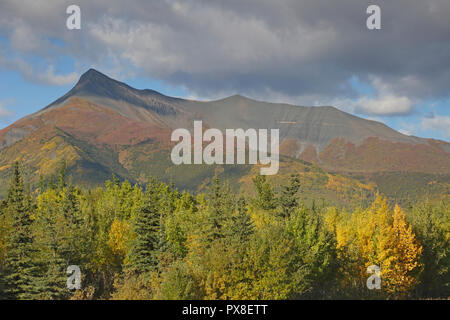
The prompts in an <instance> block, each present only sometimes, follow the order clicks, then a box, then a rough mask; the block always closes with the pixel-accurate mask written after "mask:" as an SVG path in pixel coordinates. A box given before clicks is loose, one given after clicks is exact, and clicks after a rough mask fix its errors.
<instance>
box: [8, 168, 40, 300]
mask: <svg viewBox="0 0 450 320" xmlns="http://www.w3.org/2000/svg"><path fill="white" fill-rule="evenodd" d="M7 203H8V207H7V211H8V213H9V214H10V215H11V217H12V229H13V232H10V234H9V237H8V239H7V253H6V261H5V264H6V277H5V282H6V293H7V296H8V298H11V299H31V298H33V297H34V296H35V294H37V288H36V278H37V272H38V266H37V264H36V262H35V252H36V250H35V248H34V246H33V241H34V238H33V234H32V228H31V227H32V223H33V220H32V219H31V212H30V209H31V208H30V206H29V201H28V199H27V196H26V194H25V191H24V185H23V180H22V175H21V172H20V169H19V164H18V163H17V162H16V163H15V164H14V176H13V178H12V181H11V185H10V188H9V190H8V197H7Z"/></svg>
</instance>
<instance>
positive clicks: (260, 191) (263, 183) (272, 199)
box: [253, 175, 277, 210]
mask: <svg viewBox="0 0 450 320" xmlns="http://www.w3.org/2000/svg"><path fill="white" fill-rule="evenodd" d="M253 185H254V186H255V191H256V199H255V201H254V202H255V206H256V207H257V208H260V209H263V210H274V209H275V208H276V207H277V199H276V195H275V192H274V190H273V188H272V186H271V185H270V184H269V182H267V180H266V176H262V175H259V176H256V177H255V178H253Z"/></svg>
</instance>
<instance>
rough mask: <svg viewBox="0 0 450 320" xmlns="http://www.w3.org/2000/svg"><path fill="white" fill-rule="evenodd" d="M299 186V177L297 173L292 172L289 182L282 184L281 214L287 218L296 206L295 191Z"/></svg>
mask: <svg viewBox="0 0 450 320" xmlns="http://www.w3.org/2000/svg"><path fill="white" fill-rule="evenodd" d="M299 188H300V177H299V175H298V174H292V175H291V177H290V179H289V184H288V185H286V186H283V189H282V191H281V197H280V205H281V216H282V217H283V218H287V217H289V216H290V214H291V213H292V211H293V210H294V209H295V208H296V207H297V206H298V200H297V192H298V189H299Z"/></svg>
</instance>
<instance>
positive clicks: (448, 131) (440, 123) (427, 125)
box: [421, 115, 450, 139]
mask: <svg viewBox="0 0 450 320" xmlns="http://www.w3.org/2000/svg"><path fill="white" fill-rule="evenodd" d="M421 126H422V128H423V129H424V130H437V131H439V132H440V133H441V134H442V136H443V137H444V138H446V139H450V117H449V116H438V115H435V116H434V117H432V118H431V117H426V118H423V119H422V122H421Z"/></svg>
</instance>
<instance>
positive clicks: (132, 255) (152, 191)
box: [126, 179, 160, 275]
mask: <svg viewBox="0 0 450 320" xmlns="http://www.w3.org/2000/svg"><path fill="white" fill-rule="evenodd" d="M158 187H159V183H157V182H156V181H155V180H154V179H151V181H150V183H149V185H148V186H147V190H146V191H145V195H144V204H143V206H142V208H141V210H140V211H139V212H138V213H137V216H136V217H135V219H134V221H133V224H132V228H133V231H134V233H135V239H134V241H133V243H132V245H131V249H130V251H129V254H128V264H127V267H126V271H127V273H128V274H134V275H141V274H147V273H149V272H151V271H154V270H155V269H156V267H157V265H158V253H159V252H158V251H159V250H158V249H159V242H160V212H159V206H158V203H159V195H158Z"/></svg>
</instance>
